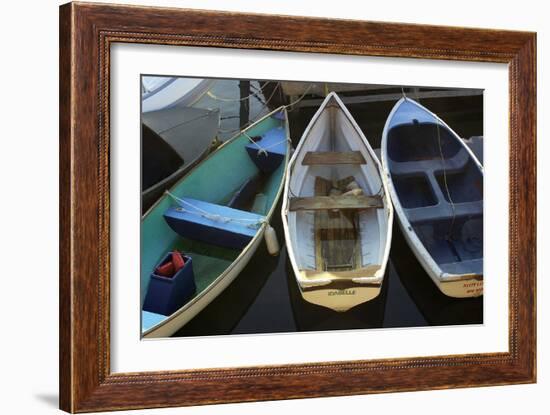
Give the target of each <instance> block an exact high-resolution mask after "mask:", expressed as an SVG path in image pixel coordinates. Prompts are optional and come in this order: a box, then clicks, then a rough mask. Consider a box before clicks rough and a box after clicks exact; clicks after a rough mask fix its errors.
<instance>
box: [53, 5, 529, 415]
mask: <svg viewBox="0 0 550 415" xmlns="http://www.w3.org/2000/svg"><path fill="white" fill-rule="evenodd" d="M60 32H61V35H60V151H61V153H60V171H61V177H60V189H61V198H60V206H61V208H60V219H61V229H60V239H61V242H60V243H61V246H60V252H61V257H60V349H61V350H60V378H61V380H60V406H61V408H62V409H64V410H66V411H69V412H89V411H102V410H118V409H137V408H151V407H168V406H184V405H199V404H206V403H221V402H242V401H255V400H269V399H290V398H302V397H315V396H339V395H353V394H364V393H376V392H388V391H394V392H396V391H410V390H425V389H441V388H453V387H471V386H487V385H502V384H514V383H529V382H535V380H536V375H535V374H536V348H535V344H536V332H535V330H536V325H535V316H536V313H535V286H536V284H535V282H536V281H535V260H536V255H535V253H536V235H535V223H536V222H535V221H536V213H535V201H536V186H535V184H536V171H535V169H536V163H535V149H536V144H535V131H536V118H535V114H536V108H535V102H536V99H535V98H536V83H535V81H536V74H535V62H536V49H535V45H536V37H535V34H534V33H527V32H512V31H496V30H486V29H466V28H450V27H440V26H424V25H407V24H391V23H377V22H365V21H349V20H330V19H314V18H303V17H287V16H270V15H249V14H238V13H224V12H206V11H198V10H184V9H168V8H151V7H134V6H119V5H106V4H101V5H100V4H84V3H82V4H81V3H69V4H67V5H63V6H61V8H60ZM336 32H337V33H338V36H336V37H335V36H333V35H332V34H334V33H336ZM419 379H422V381H419Z"/></svg>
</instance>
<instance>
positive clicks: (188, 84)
mask: <svg viewBox="0 0 550 415" xmlns="http://www.w3.org/2000/svg"><path fill="white" fill-rule="evenodd" d="M145 77H146V76H144V78H145ZM164 78H166V82H164V83H163V84H160V85H159V86H158V87H156V88H155V89H153V90H151V91H148V92H146V93H144V94H143V95H142V99H141V111H142V112H151V111H157V110H161V109H165V108H170V107H173V106H175V105H183V106H191V105H193V104H194V103H195V102H197V101H198V100H199V99H200V98H201V97H202V96H203V95H204V94H205V93H206V92H207V91H208V90H209V89H210V88H212V85H213V84H214V82H215V80H214V79H202V78H177V77H164Z"/></svg>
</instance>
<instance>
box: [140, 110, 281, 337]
mask: <svg viewBox="0 0 550 415" xmlns="http://www.w3.org/2000/svg"><path fill="white" fill-rule="evenodd" d="M281 111H283V112H284V114H285V120H284V126H285V133H286V138H287V147H286V149H287V151H286V154H285V159H284V169H283V176H282V177H281V182H280V184H279V189H278V190H277V193H276V195H275V198H274V199H273V203H272V205H271V208H270V209H269V211H268V212H267V214H266V215H265V219H266V221H265V222H263V223H262V225H261V226H260V227H259V228H258V230H257V232H256V234H255V235H254V237H253V238H252V239H251V240H250V242H249V243H248V244H247V245H246V246H245V247H244V248H243V249H242V250H241V252H240V253H239V255H238V256H237V257H236V258H235V259H234V260H233V261H232V262H231V264H229V266H228V267H227V268H226V269H225V270H224V271H223V272H222V273H221V274H220V275H218V277H216V279H215V280H214V281H212V282H211V283H210V284H209V285H208V286H207V287H206V288H205V289H203V290H202V291H201V292H200V293H199V294H197V295H196V296H195V297H193V298H192V299H191V300H190V301H189V302H187V303H186V304H184V305H183V306H182V307H181V308H179V309H178V310H176V311H175V312H173V313H172V314H170V315H169V316H166V318H165V319H163V320H162V321H160V322H158V323H157V324H155V325H154V326H151V327H150V328H149V329H147V330H142V331H141V339H142V340H143V339H146V338H147V337H148V336H149V338H151V337H152V335H154V332H155V331H157V330H159V329H160V328H161V327H162V326H164V325H165V324H167V323H168V322H170V321H172V320H174V319H175V318H176V317H179V316H180V315H181V314H183V313H184V312H185V311H187V310H188V309H189V308H191V306H192V305H194V304H195V303H197V302H198V301H199V300H200V299H202V298H203V297H204V296H206V295H207V293H209V292H210V291H212V290H213V289H214V288H215V287H216V285H218V284H219V283H220V282H221V281H222V280H223V279H224V278H225V277H226V276H227V274H229V273H230V272H231V270H232V269H233V268H234V267H235V266H236V264H237V263H239V262H240V260H241V259H242V257H244V256H245V255H246V254H247V253H248V251H249V250H250V248H251V247H252V246H253V245H254V244H255V242H256V241H257V240H258V239H259V238H260V237H261V236H263V233H264V231H265V228H266V227H267V225H268V223H269V221H270V220H271V217H272V216H273V212H274V210H275V207H276V206H277V203H278V201H279V198H280V197H281V194H282V193H283V190H284V183H285V180H286V175H287V174H288V162H289V154H290V147H291V143H290V130H289V123H288V113H287V110H286V107H285V106H284V105H282V106H280V107H278V108H276V109H275V110H273V111H271V112H270V113H268V114H266V115H264V116H263V117H262V118H260V119H258V120H257V121H255V122H254V123H253V124H251V125H249V126H248V127H246V128H245V129H243V130H241V131H240V132H239V133H237V134H235V135H234V136H233V137H231V138H230V139H229V140H227V141H225V142H224V143H222V145H220V146H219V147H218V148H217V149H216V150H215V151H213V152H212V153H210V154H209V155H208V156H207V157H206V158H205V159H204V160H203V161H206V160H208V159H209V158H210V157H211V156H213V155H214V154H215V153H217V152H218V151H220V150H221V149H222V147H224V146H225V145H226V144H229V143H230V142H233V141H235V140H236V139H237V138H239V137H240V136H242V135H243V133H244V132H246V131H247V130H249V129H251V128H253V127H256V126H257V125H258V124H259V123H261V122H262V121H264V120H266V119H267V118H269V117H271V116H272V115H274V114H276V113H277V112H281ZM197 167H198V165H197V166H195V167H194V168H193V169H191V170H190V171H189V172H188V173H187V174H186V175H185V176H183V177H182V178H181V179H180V180H178V182H177V183H175V184H174V185H173V186H172V187H171V189H173V188H174V187H176V186H177V185H178V184H179V183H180V182H181V181H182V180H184V179H185V178H186V177H187V176H188V175H189V174H190V173H191V172H192V171H193V170H194V169H195V168H197ZM163 197H166V195H164V196H163ZM163 197H161V198H160V199H159V200H158V201H157V202H156V203H155V204H154V205H153V206H151V208H150V209H149V210H148V211H147V213H146V215H147V214H149V212H150V211H151V209H152V208H153V207H155V206H156V205H157V204H158V203H160V200H161V199H163ZM144 218H145V215H144V217H142V221H143V219H144ZM236 277H237V276H236ZM140 283H141V281H140ZM140 312H141V310H140ZM141 318H142V317H141V314H140V320H141ZM142 324H143V323H142Z"/></svg>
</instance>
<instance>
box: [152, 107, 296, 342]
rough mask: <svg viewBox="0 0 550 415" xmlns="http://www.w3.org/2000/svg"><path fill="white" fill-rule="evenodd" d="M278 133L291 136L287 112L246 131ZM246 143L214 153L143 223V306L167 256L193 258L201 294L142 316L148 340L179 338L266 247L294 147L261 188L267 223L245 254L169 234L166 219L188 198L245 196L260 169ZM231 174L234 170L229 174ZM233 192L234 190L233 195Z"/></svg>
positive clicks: (240, 138)
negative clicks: (165, 312) (156, 268)
mask: <svg viewBox="0 0 550 415" xmlns="http://www.w3.org/2000/svg"><path fill="white" fill-rule="evenodd" d="M278 112H283V113H284V115H285V120H284V121H281V120H277V119H276V118H275V117H273V115H274V114H276V113H278ZM273 128H277V129H284V131H285V133H286V136H287V137H288V134H289V131H288V122H287V121H286V111H285V110H284V108H280V109H278V110H276V111H274V112H273V113H270V114H268V115H266V116H265V117H263V118H262V119H260V120H258V121H257V122H256V123H255V124H253V125H251V126H250V127H248V128H247V129H246V130H245V131H251V132H252V133H261V132H263V131H265V130H269V129H273ZM247 143H248V140H247V139H246V138H245V135H244V134H242V133H240V134H237V135H236V136H235V137H234V138H232V139H230V140H228V141H226V142H225V143H224V144H222V146H220V147H219V148H218V149H217V150H216V151H215V152H214V153H211V154H210V155H209V156H208V157H207V158H206V159H205V160H204V162H203V163H201V165H199V166H197V167H196V168H195V169H193V170H192V171H191V172H189V173H188V174H187V175H186V176H184V177H183V178H182V179H181V180H180V181H179V182H178V183H176V184H175V185H174V186H173V187H172V189H171V190H170V195H171V196H176V198H175V199H174V200H172V198H171V197H170V196H169V195H168V194H167V195H165V196H164V197H162V198H161V199H159V200H158V201H157V202H156V203H155V204H154V205H153V206H152V207H151V209H150V210H149V211H148V212H147V214H146V215H145V216H144V217H143V218H142V229H141V232H142V264H141V295H142V302H143V298H144V296H145V294H146V291H147V288H148V281H149V280H148V278H149V275H150V272H151V267H152V266H153V265H152V264H155V263H156V262H157V261H158V259H157V257H158V256H159V255H162V253H164V252H166V251H169V250H172V249H178V250H180V251H182V252H186V253H187V254H188V255H189V256H191V257H192V258H193V264H194V270H195V277H196V279H195V280H196V283H197V294H196V295H195V296H194V297H193V298H192V299H191V300H190V301H189V302H188V303H186V304H185V305H184V306H183V307H181V308H180V309H179V310H177V311H176V312H175V313H173V314H172V315H170V316H157V315H153V316H151V315H149V314H145V313H144V312H142V336H143V337H145V338H152V337H164V336H170V335H172V334H174V333H175V332H176V331H177V330H178V329H180V328H181V327H182V326H183V325H184V324H186V323H187V322H189V321H190V320H191V319H192V318H193V317H195V316H196V315H197V314H198V313H199V312H200V311H201V310H202V309H204V307H206V306H207V305H208V304H209V303H210V302H211V301H212V300H213V299H214V298H216V297H217V296H218V295H219V294H220V293H221V292H222V291H223V290H224V289H225V288H226V287H227V286H228V285H229V284H231V282H233V280H234V279H235V278H236V277H237V276H238V275H239V273H240V272H241V271H242V269H243V268H244V267H245V266H246V265H247V264H248V262H249V261H250V259H251V257H252V256H253V255H254V253H255V251H256V249H257V248H258V246H259V245H260V244H261V242H262V238H263V236H264V232H265V229H266V227H267V226H268V223H269V221H270V220H271V218H272V216H273V212H274V211H275V206H276V205H277V201H278V199H279V197H280V196H281V194H282V192H283V186H284V179H285V174H286V166H287V163H288V154H290V144H289V143H288V147H287V153H286V154H287V156H286V158H285V160H284V162H283V164H282V165H281V166H280V168H279V169H278V170H277V171H276V172H274V173H273V174H271V175H269V176H267V177H265V178H264V181H263V182H262V184H261V186H263V187H262V189H263V190H262V198H263V199H265V203H264V204H259V205H260V206H262V209H263V211H262V212H261V213H260V212H257V215H256V216H258V215H261V217H262V222H261V225H260V226H259V227H258V228H257V229H256V230H255V232H254V235H253V237H252V238H249V242H248V244H247V245H246V246H245V247H244V248H243V249H242V250H236V249H229V248H224V247H222V246H218V245H217V244H215V242H211V243H209V244H208V243H204V242H200V241H197V240H194V239H191V238H188V237H187V238H181V237H180V236H178V234H177V233H175V232H174V231H173V230H172V229H170V227H169V226H168V224H167V223H166V221H165V220H164V217H163V214H164V213H165V212H166V211H167V210H169V209H172V208H174V207H175V206H177V204H178V203H176V202H175V201H176V200H178V201H180V202H181V200H184V198H189V197H192V198H194V199H196V200H200V201H202V202H204V203H206V204H213V205H219V206H220V207H223V206H227V204H228V203H231V201H232V200H233V198H232V197H231V196H232V195H234V194H235V192H239V191H241V192H242V187H243V186H242V183H243V181H246V180H249V179H250V178H251V177H254V175H255V174H257V172H258V169H257V167H256V166H255V165H254V163H253V162H252V160H250V158H249V156H248V154H247V152H246V150H245V145H246V144H247ZM228 166H234V167H228ZM237 166H238V168H237ZM198 169H201V170H200V171H199V170H198ZM216 169H217V170H216ZM227 169H229V170H230V171H227ZM224 172H225V173H224ZM203 173H204V174H203ZM212 177H214V178H216V177H223V178H224V180H210V179H209V178H212ZM206 180H210V183H209V185H205V183H206V182H205V181H206ZM228 189H233V190H231V191H229V190H228ZM228 191H229V193H228ZM255 202H256V199H255ZM255 207H256V203H255V204H254V205H253V207H252V208H251V209H255ZM243 212H244V211H243ZM264 219H265V220H264Z"/></svg>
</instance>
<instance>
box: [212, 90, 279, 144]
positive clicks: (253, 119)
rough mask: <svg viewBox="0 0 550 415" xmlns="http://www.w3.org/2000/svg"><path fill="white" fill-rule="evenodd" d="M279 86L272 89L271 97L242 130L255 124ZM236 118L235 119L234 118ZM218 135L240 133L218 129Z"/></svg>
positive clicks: (237, 129) (235, 130)
mask: <svg viewBox="0 0 550 415" xmlns="http://www.w3.org/2000/svg"><path fill="white" fill-rule="evenodd" d="M279 86H280V84H279V83H278V84H277V85H276V86H275V88H273V91H272V92H271V95H270V96H269V98H268V99H267V100H266V101H265V103H264V104H263V105H262V106H261V107H260V110H259V111H258V113H257V114H256V115H255V116H254V117H251V119H250V120H249V121H248V122H247V123H245V124H244V128H247V127H249V126H250V125H252V124H254V123H255V122H256V120H257V119H258V118H260V115H261V114H262V113H263V111H264V109H265V108H266V107H267V106H268V104H269V103H270V102H271V100H272V99H273V97H274V96H275V92H277V89H278V88H279ZM236 118H237V117H236ZM218 131H219V132H220V133H222V134H232V133H236V132H238V131H242V130H241V129H240V128H236V129H234V130H223V129H219V130H218Z"/></svg>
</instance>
